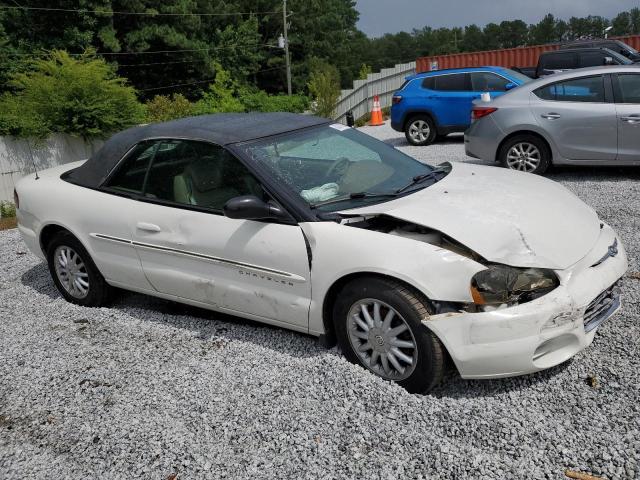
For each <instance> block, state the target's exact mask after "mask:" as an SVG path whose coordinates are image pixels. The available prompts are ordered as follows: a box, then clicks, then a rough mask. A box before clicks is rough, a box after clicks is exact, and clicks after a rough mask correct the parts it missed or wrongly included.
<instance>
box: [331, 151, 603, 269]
mask: <svg viewBox="0 0 640 480" xmlns="http://www.w3.org/2000/svg"><path fill="white" fill-rule="evenodd" d="M514 173H515V174H514ZM342 213H344V214H354V215H376V214H377V215H389V216H392V217H395V218H399V219H402V220H406V221H408V222H412V223H416V224H419V225H423V226H425V227H429V228H433V229H435V230H439V231H440V232H443V233H446V234H447V235H449V236H450V237H452V238H454V239H456V240H457V241H459V242H460V243H462V244H463V245H466V246H467V247H469V248H471V249H472V250H474V251H475V252H476V253H478V254H480V255H482V256H483V257H484V258H485V259H487V260H489V261H492V262H497V263H504V264H506V265H511V266H516V267H539V268H552V269H563V268H567V267H569V266H570V265H573V264H574V263H576V262H577V261H578V260H580V259H581V258H582V257H584V256H585V255H586V254H587V252H589V250H591V248H593V246H594V244H595V242H596V240H597V239H598V235H599V232H600V227H599V221H598V216H597V214H596V213H595V211H594V210H593V209H592V208H590V207H589V206H587V205H586V204H585V203H583V202H582V201H581V200H580V199H578V198H577V197H576V196H575V195H573V194H572V193H571V192H569V191H568V190H567V189H566V188H564V187H563V186H561V185H560V184H558V183H556V182H553V181H551V180H548V179H545V178H543V177H539V176H534V175H529V174H525V173H521V172H511V171H509V170H506V169H498V168H495V167H487V166H481V165H466V164H461V163H456V164H454V165H453V169H452V171H451V173H450V174H449V175H447V176H446V177H445V178H444V179H443V180H441V181H439V182H438V183H436V184H435V185H432V186H431V187H429V188H425V189H424V190H421V191H419V192H417V193H415V194H413V195H410V196H407V197H403V198H399V199H397V200H393V201H390V202H385V203H381V204H378V205H372V206H368V207H364V208H358V209H355V210H348V211H344V212H342Z"/></svg>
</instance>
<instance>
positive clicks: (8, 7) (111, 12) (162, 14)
mask: <svg viewBox="0 0 640 480" xmlns="http://www.w3.org/2000/svg"><path fill="white" fill-rule="evenodd" d="M0 9H4V10H36V11H44V12H67V13H70V12H78V13H100V14H109V15H147V16H152V17H231V16H234V15H268V14H272V13H280V12H277V11H270V12H227V13H177V12H175V13H173V12H123V11H115V10H87V9H73V8H49V7H19V6H16V7H14V6H11V5H6V6H5V5H2V6H0Z"/></svg>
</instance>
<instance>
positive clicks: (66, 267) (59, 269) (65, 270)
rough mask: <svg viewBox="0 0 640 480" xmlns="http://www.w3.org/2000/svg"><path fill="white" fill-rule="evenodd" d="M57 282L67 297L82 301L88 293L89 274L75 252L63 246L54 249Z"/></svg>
mask: <svg viewBox="0 0 640 480" xmlns="http://www.w3.org/2000/svg"><path fill="white" fill-rule="evenodd" d="M53 262H54V266H55V271H56V275H57V276H58V280H59V281H60V283H61V284H62V286H63V287H64V289H65V290H66V291H67V293H68V294H69V295H71V296H72V297H74V298H78V299H82V298H84V297H86V296H87V295H88V293H89V273H88V272H87V267H86V266H85V264H84V262H83V261H82V258H80V255H78V254H77V252H76V251H75V250H74V249H73V248H71V247H67V246H64V245H61V246H59V247H58V248H56V250H55V252H54V254H53Z"/></svg>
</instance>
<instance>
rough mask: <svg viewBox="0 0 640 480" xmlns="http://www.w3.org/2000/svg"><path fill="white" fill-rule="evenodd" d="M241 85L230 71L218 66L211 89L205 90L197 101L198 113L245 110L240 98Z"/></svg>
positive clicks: (196, 108) (196, 109)
mask: <svg viewBox="0 0 640 480" xmlns="http://www.w3.org/2000/svg"><path fill="white" fill-rule="evenodd" d="M240 88H241V86H240V85H239V83H238V82H236V81H235V80H234V79H233V78H231V75H230V74H229V72H227V71H226V70H224V69H223V68H222V67H221V66H220V65H218V67H217V71H216V78H215V80H214V82H213V83H212V84H210V85H209V89H208V90H207V91H205V92H204V94H203V95H202V98H201V99H200V100H199V101H198V102H197V103H196V105H195V108H194V111H195V113H196V114H199V115H201V114H206V113H224V112H244V105H243V104H242V102H241V101H240V100H239V99H238V93H239V89H240Z"/></svg>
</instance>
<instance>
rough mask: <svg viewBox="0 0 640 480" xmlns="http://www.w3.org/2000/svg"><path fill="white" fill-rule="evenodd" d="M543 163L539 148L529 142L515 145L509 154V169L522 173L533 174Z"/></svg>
mask: <svg viewBox="0 0 640 480" xmlns="http://www.w3.org/2000/svg"><path fill="white" fill-rule="evenodd" d="M541 161H542V155H541V153H540V150H539V149H538V147H536V146H535V145H534V144H532V143H529V142H520V143H516V144H515V145H513V146H512V147H511V148H510V149H509V152H508V153H507V167H509V168H510V169H511V170H519V171H521V172H533V171H534V170H536V169H537V168H538V166H539V165H540V162H541Z"/></svg>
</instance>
